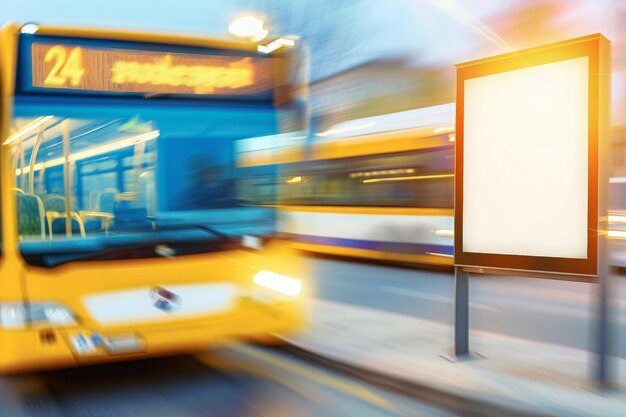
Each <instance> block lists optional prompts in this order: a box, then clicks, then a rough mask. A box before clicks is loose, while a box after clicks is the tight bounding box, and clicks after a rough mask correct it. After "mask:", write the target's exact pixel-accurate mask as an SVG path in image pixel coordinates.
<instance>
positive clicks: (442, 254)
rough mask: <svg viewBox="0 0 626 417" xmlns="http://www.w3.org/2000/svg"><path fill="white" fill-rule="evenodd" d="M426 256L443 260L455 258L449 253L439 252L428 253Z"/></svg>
mask: <svg viewBox="0 0 626 417" xmlns="http://www.w3.org/2000/svg"><path fill="white" fill-rule="evenodd" d="M426 255H431V256H441V257H443V258H454V255H450V254H448V253H439V252H426Z"/></svg>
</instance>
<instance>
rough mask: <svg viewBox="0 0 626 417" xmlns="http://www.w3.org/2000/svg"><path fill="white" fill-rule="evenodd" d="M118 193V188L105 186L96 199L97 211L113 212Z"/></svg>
mask: <svg viewBox="0 0 626 417" xmlns="http://www.w3.org/2000/svg"><path fill="white" fill-rule="evenodd" d="M118 194H119V191H118V190H117V189H116V188H105V189H104V190H102V191H100V192H99V193H98V196H97V200H96V211H101V212H103V213H113V208H114V206H115V201H116V200H117V195H118Z"/></svg>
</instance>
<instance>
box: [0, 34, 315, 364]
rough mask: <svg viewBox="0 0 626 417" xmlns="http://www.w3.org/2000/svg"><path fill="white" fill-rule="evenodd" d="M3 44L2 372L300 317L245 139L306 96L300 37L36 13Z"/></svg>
mask: <svg viewBox="0 0 626 417" xmlns="http://www.w3.org/2000/svg"><path fill="white" fill-rule="evenodd" d="M0 52H1V55H0V60H1V61H0V77H1V83H0V89H1V91H0V93H1V97H2V101H1V102H0V114H1V119H0V121H1V123H0V127H1V142H2V147H1V158H2V162H1V164H0V178H1V182H0V196H1V201H2V204H1V215H0V226H1V243H2V245H1V248H0V249H1V253H0V352H1V353H0V371H1V372H16V371H24V370H31V369H43V368H52V367H69V366H77V365H83V364H91V363H97V362H106V361H113V360H128V359H133V358H142V357H147V356H153V355H164V354H175V353H182V352H190V351H196V350H199V349H203V348H205V347H207V346H210V345H212V344H214V343H216V342H218V341H220V340H222V339H224V338H230V337H241V338H256V339H262V340H268V338H271V335H272V334H274V333H275V332H289V331H295V330H297V329H299V328H300V326H301V324H302V322H303V316H304V309H303V306H302V305H303V304H302V302H301V292H302V291H304V290H305V289H303V287H304V285H303V281H304V280H305V278H306V271H305V270H304V269H303V267H302V265H301V263H300V262H299V259H298V257H297V256H296V255H295V254H294V253H293V251H292V249H290V248H289V246H288V244H287V243H286V242H284V241H282V240H280V239H277V238H276V233H275V232H276V222H275V213H274V209H272V208H268V207H258V206H255V205H254V204H252V203H251V202H250V201H249V199H248V198H247V196H246V195H245V194H242V192H241V190H243V189H245V187H241V186H240V183H241V182H245V181H247V180H249V179H250V178H255V177H256V176H257V175H258V174H259V173H258V172H257V171H255V168H250V169H248V168H243V167H240V166H238V164H237V163H236V157H237V155H236V152H234V149H235V148H236V146H237V145H236V144H237V142H238V141H239V140H241V139H242V138H246V137H251V136H259V135H273V134H277V133H280V132H281V130H280V129H281V126H284V125H285V123H284V120H286V119H289V115H290V114H291V115H293V114H298V112H299V109H300V108H301V107H302V106H298V105H297V104H296V102H297V100H296V99H295V97H296V94H295V93H294V91H295V89H296V87H297V86H296V83H297V82H296V80H298V77H297V76H296V74H295V71H294V70H292V68H295V67H296V66H295V65H294V60H295V53H294V52H293V50H292V49H283V50H279V51H276V52H273V53H270V54H266V53H262V52H259V51H257V48H256V46H255V45H253V44H247V43H239V42H230V41H217V40H210V39H204V38H196V37H182V36H169V35H162V34H150V33H140V32H122V31H108V30H107V31H105V30H92V29H74V28H57V27H47V26H38V25H32V24H29V25H24V26H17V25H9V26H7V27H5V28H4V29H3V30H2V33H1V39H0ZM292 124H293V123H292ZM262 174H263V175H265V176H267V175H271V174H272V172H271V171H267V170H266V171H264V172H263V173H262Z"/></svg>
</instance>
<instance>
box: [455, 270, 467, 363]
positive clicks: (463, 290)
mask: <svg viewBox="0 0 626 417" xmlns="http://www.w3.org/2000/svg"><path fill="white" fill-rule="evenodd" d="M454 355H455V356H456V357H457V358H459V357H464V356H469V273H468V272H465V271H463V269H462V268H461V267H460V266H455V267H454Z"/></svg>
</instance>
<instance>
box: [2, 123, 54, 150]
mask: <svg viewBox="0 0 626 417" xmlns="http://www.w3.org/2000/svg"><path fill="white" fill-rule="evenodd" d="M53 118H54V116H43V117H40V118H38V119H35V120H33V121H32V122H30V123H29V124H27V125H26V126H24V127H23V128H22V129H21V130H19V131H17V132H15V133H14V134H12V135H11V136H9V137H8V138H7V140H5V141H4V144H5V145H8V144H9V143H11V142H14V141H16V140H17V139H19V138H21V137H24V136H26V135H27V134H29V133H30V132H32V131H33V130H35V129H37V128H38V127H39V126H41V125H43V124H44V123H46V122H48V121H49V120H51V119H53Z"/></svg>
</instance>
